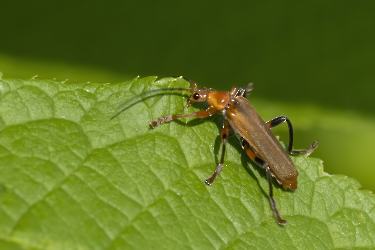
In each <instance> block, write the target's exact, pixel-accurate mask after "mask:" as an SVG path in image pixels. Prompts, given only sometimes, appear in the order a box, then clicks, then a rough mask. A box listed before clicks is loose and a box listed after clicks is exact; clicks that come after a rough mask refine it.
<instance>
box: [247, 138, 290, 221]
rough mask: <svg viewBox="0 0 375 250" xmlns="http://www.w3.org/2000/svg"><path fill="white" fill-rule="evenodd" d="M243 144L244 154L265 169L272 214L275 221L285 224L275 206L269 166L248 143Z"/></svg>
mask: <svg viewBox="0 0 375 250" xmlns="http://www.w3.org/2000/svg"><path fill="white" fill-rule="evenodd" d="M243 146H244V148H245V151H246V154H247V155H248V156H249V157H250V159H251V160H252V161H253V162H255V163H256V164H258V165H259V166H261V167H262V168H264V169H265V170H266V173H267V180H268V186H269V190H270V194H269V199H270V204H271V208H272V211H273V214H274V215H275V218H276V219H277V222H278V223H279V224H286V220H284V219H283V218H281V215H280V213H279V210H277V207H276V201H275V199H274V198H273V186H272V175H271V171H270V167H269V166H268V165H267V163H266V162H265V161H263V160H262V159H261V158H259V157H257V156H256V155H255V153H254V152H253V151H252V150H251V149H250V147H249V144H248V143H247V142H244V143H243Z"/></svg>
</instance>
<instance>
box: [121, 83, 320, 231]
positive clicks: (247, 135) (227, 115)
mask: <svg viewBox="0 0 375 250" xmlns="http://www.w3.org/2000/svg"><path fill="white" fill-rule="evenodd" d="M181 78H183V79H184V80H186V81H187V82H189V83H190V84H191V85H192V86H193V89H190V88H188V89H185V88H168V89H160V90H161V91H163V90H182V91H187V92H190V93H191V95H190V98H189V100H188V102H187V104H186V105H185V106H184V107H182V108H181V110H182V109H183V108H185V107H188V106H190V105H192V104H194V103H196V102H206V103H207V104H208V105H209V107H208V108H207V109H206V110H200V111H197V112H194V113H190V114H174V115H166V116H163V117H161V118H158V119H156V120H154V121H153V122H151V124H150V126H151V128H155V127H157V126H159V125H161V124H163V123H166V122H170V121H173V120H174V119H178V118H181V117H190V116H193V117H196V118H205V117H210V116H212V115H214V114H216V113H221V114H222V115H223V117H224V120H223V126H222V129H221V141H222V144H223V147H222V153H221V158H220V162H219V164H218V166H217V167H216V169H215V171H214V172H213V174H212V175H211V176H210V177H209V178H208V179H207V180H206V182H205V183H206V184H208V185H211V184H212V183H213V182H214V180H215V179H216V178H217V176H218V175H219V174H220V172H221V170H222V168H223V164H224V155H225V146H226V143H227V140H228V136H229V133H230V131H231V130H233V131H234V132H235V133H236V134H237V136H238V137H239V138H240V140H241V144H242V148H243V149H244V150H245V152H246V154H247V155H248V156H249V158H250V159H251V160H252V161H253V162H255V163H256V164H257V165H259V166H260V167H262V168H263V169H265V171H266V175H267V180H268V185H269V200H270V205H271V209H272V211H273V213H274V216H275V218H276V220H277V222H278V223H279V224H282V225H283V224H286V220H284V219H283V218H282V217H281V215H280V213H279V211H278V209H277V206H276V202H275V199H274V197H273V186H272V177H274V178H275V179H276V181H277V182H278V183H279V184H281V185H282V186H283V187H284V188H285V189H291V190H296V189H297V177H298V171H297V169H296V167H295V166H294V163H293V161H292V160H291V158H290V157H289V155H288V153H289V154H292V155H301V154H310V153H312V152H313V151H314V150H315V149H316V148H317V142H318V140H315V141H314V142H313V143H312V145H311V146H310V147H309V148H308V149H306V150H303V151H294V150H293V127H292V124H291V122H290V120H289V119H288V118H287V117H286V116H280V117H276V118H274V119H272V120H270V121H268V122H264V121H263V119H262V118H261V117H260V115H259V114H258V113H257V112H256V110H255V109H254V107H253V106H252V105H251V104H250V102H249V101H248V100H247V99H246V96H248V95H249V93H250V92H251V91H252V83H250V84H249V85H248V86H247V87H246V88H241V87H237V86H233V87H232V89H231V90H230V91H229V92H223V91H217V90H214V89H211V88H210V89H207V88H205V87H202V88H199V89H198V86H197V84H196V83H195V82H194V81H193V80H190V79H188V78H185V77H181ZM121 112H122V111H121ZM121 112H120V113H121ZM117 115H118V114H117ZM117 115H116V116H117ZM284 122H287V124H288V131H289V145H288V149H287V151H288V153H287V152H286V151H285V149H284V148H283V147H282V146H281V144H280V142H279V141H278V140H277V138H276V136H275V135H274V134H273V133H272V131H271V128H273V127H275V126H277V125H279V124H281V123H284Z"/></svg>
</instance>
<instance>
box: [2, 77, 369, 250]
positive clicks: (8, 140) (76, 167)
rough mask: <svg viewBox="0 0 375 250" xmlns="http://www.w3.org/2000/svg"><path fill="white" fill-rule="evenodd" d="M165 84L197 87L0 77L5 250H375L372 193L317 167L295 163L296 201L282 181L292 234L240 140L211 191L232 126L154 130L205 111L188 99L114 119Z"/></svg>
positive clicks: (180, 124)
mask: <svg viewBox="0 0 375 250" xmlns="http://www.w3.org/2000/svg"><path fill="white" fill-rule="evenodd" d="M160 87H162V88H166V87H188V84H187V83H186V82H185V81H183V80H180V79H177V80H175V79H172V78H166V79H161V80H159V81H156V78H155V77H147V78H142V79H134V80H132V81H129V82H125V83H118V84H96V83H90V84H78V83H77V84H71V83H66V82H59V81H52V80H37V79H27V80H20V79H2V80H0V90H1V96H0V116H1V117H0V118H1V119H0V222H1V223H0V249H172V248H174V249H311V248H316V249H332V248H354V247H363V248H374V247H375V243H374V239H375V224H374V219H375V210H374V207H375V206H374V203H375V199H374V197H373V195H372V194H371V193H370V192H369V191H364V190H358V189H359V188H360V184H359V183H358V182H357V181H356V180H354V179H352V178H348V177H345V176H340V175H334V176H330V175H328V174H326V173H324V172H323V167H322V162H321V160H319V159H316V158H313V157H306V156H298V157H294V156H292V160H293V161H294V162H295V164H296V166H297V168H298V170H299V173H300V175H299V179H298V183H299V188H298V189H297V190H296V191H295V192H289V191H285V190H283V189H282V188H281V186H279V185H278V184H277V183H276V182H274V191H275V199H276V202H277V204H278V208H279V210H280V212H281V215H282V216H283V218H284V219H286V220H287V221H288V224H287V225H286V226H279V225H278V224H277V223H276V221H275V219H274V217H273V215H272V212H271V209H270V205H269V201H268V184H267V181H266V177H265V173H264V171H263V170H262V169H260V168H259V167H258V166H256V165H255V164H253V163H251V161H250V160H249V159H248V157H247V156H246V154H244V152H243V151H242V149H241V147H240V145H239V143H238V142H237V140H236V139H235V138H234V137H233V136H232V137H230V138H229V146H228V147H227V152H226V156H225V167H224V169H223V171H222V173H221V174H220V176H219V177H218V179H217V180H216V181H215V182H214V183H213V184H212V185H211V186H207V185H205V184H204V180H205V179H206V178H207V177H209V176H210V175H211V174H212V172H213V170H214V169H215V168H216V165H217V163H218V161H219V159H220V153H221V145H220V144H221V143H220V135H219V131H220V130H219V128H220V127H221V123H222V118H221V117H220V116H219V115H217V116H214V117H211V118H208V119H190V118H189V119H181V120H180V121H174V122H171V123H168V124H162V125H161V126H159V127H157V128H155V129H153V130H152V129H150V127H149V123H150V122H151V121H153V120H154V119H156V118H159V117H162V116H164V115H168V114H175V113H178V112H186V113H191V112H194V110H197V107H195V108H194V107H190V108H188V109H185V110H184V111H179V109H180V108H181V107H182V106H183V105H184V104H185V103H186V101H187V98H186V97H187V96H186V95H185V94H184V93H181V92H180V91H170V92H168V93H160V94H158V93H154V94H152V95H142V96H140V97H139V98H137V99H132V100H133V101H132V102H130V103H129V102H128V103H126V104H125V106H127V107H128V108H127V109H125V110H124V111H123V112H122V113H121V114H119V115H118V116H116V117H115V118H113V119H111V118H112V117H113V116H114V115H116V114H117V113H118V111H120V110H121V108H123V107H124V105H122V106H121V104H122V103H124V101H125V100H129V99H131V98H133V97H134V96H137V95H138V94H141V93H143V92H145V91H147V90H152V89H156V88H160ZM119 106H120V109H118V107H119ZM200 108H204V107H203V106H201V107H200ZM284 146H285V145H284ZM318 150H323V148H319V149H318Z"/></svg>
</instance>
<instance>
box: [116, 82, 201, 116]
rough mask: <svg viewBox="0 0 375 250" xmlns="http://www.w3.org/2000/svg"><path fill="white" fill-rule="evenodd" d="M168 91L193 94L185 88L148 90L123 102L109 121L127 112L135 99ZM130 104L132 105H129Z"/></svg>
mask: <svg viewBox="0 0 375 250" xmlns="http://www.w3.org/2000/svg"><path fill="white" fill-rule="evenodd" d="M170 90H182V91H187V92H190V93H192V94H193V93H194V91H193V90H191V89H186V88H164V89H153V90H149V91H146V92H143V93H141V94H139V95H136V96H134V97H132V98H130V99H128V100H126V101H125V102H123V103H122V104H120V105H119V106H118V107H117V109H118V110H119V109H120V111H119V112H118V113H117V114H116V115H114V116H112V117H111V120H112V119H113V118H116V117H117V116H119V115H120V114H121V113H122V112H124V111H125V110H127V109H128V108H130V107H131V106H133V105H134V104H136V102H134V101H135V100H136V99H139V98H141V97H142V96H145V95H150V94H154V93H158V92H163V91H170ZM149 97H151V96H148V97H147V98H149ZM132 102H134V103H132ZM131 103H132V104H131Z"/></svg>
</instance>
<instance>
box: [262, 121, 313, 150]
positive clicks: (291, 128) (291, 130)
mask: <svg viewBox="0 0 375 250" xmlns="http://www.w3.org/2000/svg"><path fill="white" fill-rule="evenodd" d="M283 122H287V123H288V130H289V145H288V152H289V153H290V154H292V155H305V154H311V153H312V152H313V151H314V150H315V149H316V148H317V147H318V145H317V143H318V140H315V141H314V142H313V143H312V145H311V146H310V147H309V148H308V149H306V150H302V151H296V150H293V127H292V123H291V122H290V120H289V119H288V117H286V116H279V117H276V118H274V119H272V120H270V121H268V122H266V124H267V126H268V127H269V128H273V127H276V126H277V125H279V124H281V123H283Z"/></svg>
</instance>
